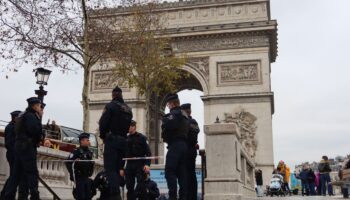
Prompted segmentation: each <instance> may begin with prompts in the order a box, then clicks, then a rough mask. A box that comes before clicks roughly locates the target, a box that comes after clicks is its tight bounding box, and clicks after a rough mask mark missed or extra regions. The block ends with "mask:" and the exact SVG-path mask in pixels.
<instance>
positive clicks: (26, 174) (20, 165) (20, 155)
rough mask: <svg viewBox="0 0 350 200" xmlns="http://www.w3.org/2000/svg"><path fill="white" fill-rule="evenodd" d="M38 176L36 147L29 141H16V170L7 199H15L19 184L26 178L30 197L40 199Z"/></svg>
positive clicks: (34, 199) (7, 190) (8, 189)
mask: <svg viewBox="0 0 350 200" xmlns="http://www.w3.org/2000/svg"><path fill="white" fill-rule="evenodd" d="M38 177H39V172H38V168H37V149H36V147H34V146H33V144H31V143H29V142H16V145H15V162H14V170H13V175H12V177H11V178H10V180H9V184H8V186H7V188H6V192H5V199H6V200H12V199H15V196H16V189H17V186H18V185H19V183H20V181H21V180H22V181H23V180H25V182H26V185H27V187H28V189H29V193H30V199H31V200H38V199H39V191H38Z"/></svg>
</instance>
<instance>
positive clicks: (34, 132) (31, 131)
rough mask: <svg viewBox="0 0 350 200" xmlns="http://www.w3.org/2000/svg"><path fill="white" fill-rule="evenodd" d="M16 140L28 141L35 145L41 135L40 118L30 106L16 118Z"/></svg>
mask: <svg viewBox="0 0 350 200" xmlns="http://www.w3.org/2000/svg"><path fill="white" fill-rule="evenodd" d="M15 133H16V141H20V142H28V143H30V144H31V145H33V147H37V145H38V144H39V143H40V141H41V139H42V137H43V130H42V125H41V119H40V117H39V115H38V113H36V111H35V110H33V109H32V108H30V107H29V108H27V109H26V111H25V112H24V113H23V115H20V116H19V117H18V118H17V122H16V125H15Z"/></svg>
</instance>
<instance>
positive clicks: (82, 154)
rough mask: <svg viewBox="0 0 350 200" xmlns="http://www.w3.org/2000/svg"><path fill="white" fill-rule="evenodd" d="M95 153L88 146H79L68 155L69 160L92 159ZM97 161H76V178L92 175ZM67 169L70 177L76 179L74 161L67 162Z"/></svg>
mask: <svg viewBox="0 0 350 200" xmlns="http://www.w3.org/2000/svg"><path fill="white" fill-rule="evenodd" d="M92 156H93V153H92V151H90V149H89V148H87V147H78V148H77V149H75V150H74V151H73V152H72V153H71V154H70V155H69V157H68V160H83V161H84V160H92ZM94 165H95V162H93V161H90V162H79V161H77V162H74V175H75V178H79V177H90V176H92V173H93V172H94ZM66 167H67V170H68V172H69V175H70V179H71V180H72V181H74V176H73V162H67V163H66Z"/></svg>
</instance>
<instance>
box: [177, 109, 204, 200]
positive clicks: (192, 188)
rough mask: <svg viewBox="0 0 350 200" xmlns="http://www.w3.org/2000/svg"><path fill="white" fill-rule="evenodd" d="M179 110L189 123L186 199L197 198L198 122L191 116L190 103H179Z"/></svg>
mask: <svg viewBox="0 0 350 200" xmlns="http://www.w3.org/2000/svg"><path fill="white" fill-rule="evenodd" d="M181 110H183V111H184V112H185V113H186V114H187V117H188V122H189V124H190V128H189V132H188V136H187V148H188V150H187V155H186V159H187V160H186V163H187V175H188V176H187V182H188V193H187V200H197V193H198V192H197V191H198V183H197V176H196V157H197V150H198V148H199V146H198V134H199V132H200V129H199V126H198V123H197V121H196V120H195V119H193V118H192V116H191V114H192V110H191V104H189V103H186V104H182V105H181Z"/></svg>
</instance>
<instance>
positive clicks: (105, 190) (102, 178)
mask: <svg viewBox="0 0 350 200" xmlns="http://www.w3.org/2000/svg"><path fill="white" fill-rule="evenodd" d="M120 180H121V182H120V183H119V184H120V185H119V186H120V187H124V186H125V181H124V178H123V177H120ZM108 185H109V184H108V181H107V176H106V172H105V171H104V170H103V171H100V172H99V173H98V174H97V175H96V176H95V179H94V181H93V187H94V190H95V191H96V190H97V189H98V190H99V191H100V198H97V199H98V200H107V199H109V187H108Z"/></svg>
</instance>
